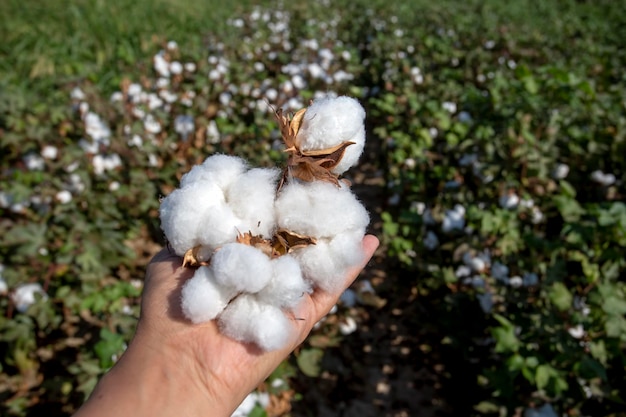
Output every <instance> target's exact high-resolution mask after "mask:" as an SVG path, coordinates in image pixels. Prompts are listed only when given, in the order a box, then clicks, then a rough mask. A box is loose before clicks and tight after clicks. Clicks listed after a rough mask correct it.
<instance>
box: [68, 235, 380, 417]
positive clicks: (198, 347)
mask: <svg viewBox="0 0 626 417" xmlns="http://www.w3.org/2000/svg"><path fill="white" fill-rule="evenodd" d="M378 243H379V242H378V239H377V238H376V237H374V236H371V235H368V236H365V238H364V239H363V249H364V252H365V255H366V256H365V260H364V262H363V264H362V265H359V266H357V267H354V268H352V269H351V270H350V271H349V272H348V273H347V274H346V277H345V281H344V285H343V287H342V288H341V290H340V291H337V292H335V293H329V292H324V291H321V290H316V291H315V292H313V293H312V294H305V295H304V296H303V299H302V301H301V302H300V304H299V305H298V306H297V308H296V310H295V311H294V313H293V314H294V320H293V321H292V323H293V331H292V333H291V338H290V342H289V343H288V345H287V346H286V347H285V348H283V349H280V350H276V351H270V352H262V351H261V350H259V349H258V348H257V347H255V346H254V345H250V344H244V343H240V342H237V341H234V340H232V339H230V338H228V337H225V336H223V335H222V334H221V333H220V332H219V330H218V327H217V324H216V323H215V321H210V322H207V323H202V324H192V323H191V322H189V320H187V319H186V318H185V317H184V316H183V314H182V311H181V308H180V293H181V288H182V286H183V284H184V283H185V281H186V280H188V279H189V278H191V276H192V275H193V271H192V270H190V269H188V268H183V267H182V259H181V258H180V257H178V256H175V255H173V254H172V253H170V252H169V251H168V250H163V251H161V252H160V253H159V254H157V255H156V256H155V257H154V259H153V260H152V261H151V262H150V265H148V270H147V274H146V280H145V286H144V292H143V299H142V303H141V317H140V320H139V323H138V325H137V332H136V334H135V337H134V338H133V341H132V342H131V343H130V346H129V347H128V349H127V350H126V352H125V353H124V355H122V357H121V358H120V360H119V362H118V363H117V364H116V365H115V366H114V367H113V368H112V369H111V371H110V372H109V373H108V374H107V375H105V376H104V377H103V378H102V380H101V381H100V383H99V384H98V386H97V387H96V389H95V390H94V392H93V394H92V396H91V397H90V398H89V400H88V401H87V402H86V403H85V405H84V406H83V407H82V408H81V409H80V410H79V411H78V413H77V414H76V416H83V417H85V416H97V415H103V416H104V415H107V416H111V415H134V416H143V415H146V416H147V415H150V416H195V415H205V416H206V415H211V416H230V415H231V414H232V412H233V411H234V410H235V409H236V408H237V406H238V405H239V404H240V403H241V402H242V401H243V399H244V398H245V397H246V396H247V395H248V394H249V393H250V392H251V391H252V390H254V388H255V387H257V386H258V385H259V384H260V383H261V382H262V381H263V380H265V379H266V378H267V377H268V376H269V375H270V373H271V372H272V371H273V370H274V369H275V368H276V367H277V366H278V365H279V364H280V363H281V362H282V361H283V359H285V358H286V357H287V356H288V355H289V354H290V353H291V352H292V351H293V350H294V349H295V348H296V347H297V346H298V345H300V344H301V343H302V342H303V341H304V339H305V338H306V337H307V336H308V334H309V333H310V331H311V329H312V328H313V326H314V325H315V323H317V322H318V321H319V320H320V319H321V318H322V317H324V316H325V315H326V314H327V313H328V312H329V311H330V309H331V308H332V307H333V306H334V305H335V303H336V302H337V300H338V299H339V297H340V296H341V293H342V292H343V290H344V289H346V288H347V287H349V286H350V284H352V282H353V281H354V280H355V279H356V277H357V276H358V275H359V273H360V272H361V270H362V269H363V268H364V267H365V265H366V264H367V262H368V261H369V260H370V258H371V257H372V255H373V253H374V251H375V250H376V248H377V247H378ZM295 317H297V318H298V320H295ZM118 413H119V414H118Z"/></svg>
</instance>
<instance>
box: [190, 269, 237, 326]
mask: <svg viewBox="0 0 626 417" xmlns="http://www.w3.org/2000/svg"><path fill="white" fill-rule="evenodd" d="M235 295H237V291H236V290H234V289H232V288H229V287H225V286H223V285H220V284H218V283H217V282H216V281H215V278H214V276H213V272H212V271H211V269H210V268H209V267H206V266H201V267H200V268H198V269H197V270H196V272H195V273H194V275H193V278H191V279H190V280H189V281H187V282H186V283H185V285H184V286H183V289H182V294H181V307H182V309H183V314H185V317H187V318H188V319H189V320H191V321H192V322H193V323H204V322H207V321H209V320H213V319H214V318H216V317H217V316H218V314H220V313H221V312H222V311H223V310H224V308H226V306H227V305H228V302H229V301H230V300H231V299H232V298H233V297H234V296H235Z"/></svg>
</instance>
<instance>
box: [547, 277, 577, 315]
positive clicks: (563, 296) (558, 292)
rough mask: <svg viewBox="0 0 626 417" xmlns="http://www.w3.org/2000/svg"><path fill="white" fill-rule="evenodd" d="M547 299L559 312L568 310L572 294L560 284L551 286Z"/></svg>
mask: <svg viewBox="0 0 626 417" xmlns="http://www.w3.org/2000/svg"><path fill="white" fill-rule="evenodd" d="M549 297H550V300H551V301H552V304H554V305H555V306H556V308H557V309H559V310H561V311H564V310H567V309H569V308H570V307H571V305H572V294H571V293H570V292H569V290H568V289H567V287H566V286H565V284H563V283H562V282H555V283H554V284H552V288H551V289H550V292H549Z"/></svg>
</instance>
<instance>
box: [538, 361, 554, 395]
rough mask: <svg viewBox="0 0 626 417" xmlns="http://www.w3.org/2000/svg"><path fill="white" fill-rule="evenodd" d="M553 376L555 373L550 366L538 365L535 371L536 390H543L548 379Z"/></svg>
mask: <svg viewBox="0 0 626 417" xmlns="http://www.w3.org/2000/svg"><path fill="white" fill-rule="evenodd" d="M554 375H556V371H555V370H554V368H552V367H551V366H550V365H547V364H543V365H539V366H538V367H537V370H536V371H535V384H536V385H537V388H538V389H544V388H545V387H547V386H548V382H549V381H550V378H551V377H552V376H554Z"/></svg>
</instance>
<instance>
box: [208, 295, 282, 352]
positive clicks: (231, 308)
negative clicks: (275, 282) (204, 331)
mask: <svg viewBox="0 0 626 417" xmlns="http://www.w3.org/2000/svg"><path fill="white" fill-rule="evenodd" d="M219 325H220V330H221V332H222V334H224V335H226V336H228V337H230V338H232V339H235V340H238V341H240V342H244V343H254V344H256V345H257V346H258V347H259V348H261V349H262V350H264V351H270V350H276V349H280V348H282V347H284V346H285V345H286V344H287V342H288V341H289V333H290V331H291V322H290V321H289V319H288V318H287V317H286V316H285V314H284V313H283V311H282V310H281V309H279V308H278V307H275V306H272V305H270V304H265V303H262V302H260V301H259V300H258V299H257V297H256V296H255V295H252V294H241V295H239V296H238V297H237V298H235V299H234V300H233V301H232V302H231V303H230V304H229V305H228V306H227V307H226V309H225V310H224V312H223V313H222V314H221V315H220V316H219Z"/></svg>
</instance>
